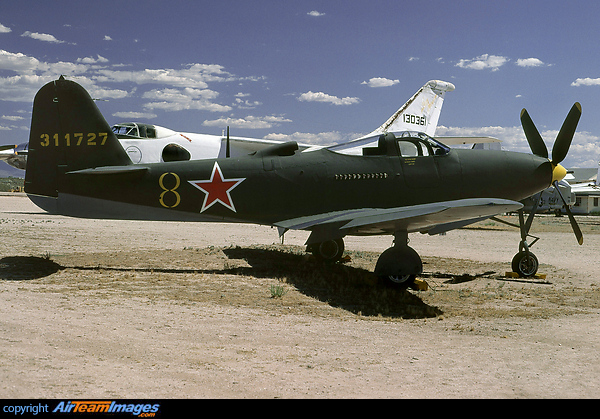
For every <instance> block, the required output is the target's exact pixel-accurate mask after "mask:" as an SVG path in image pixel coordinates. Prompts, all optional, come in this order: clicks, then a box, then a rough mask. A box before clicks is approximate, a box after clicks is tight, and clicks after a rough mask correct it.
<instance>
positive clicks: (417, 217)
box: [276, 198, 523, 244]
mask: <svg viewBox="0 0 600 419" xmlns="http://www.w3.org/2000/svg"><path fill="white" fill-rule="evenodd" d="M522 207H523V204H521V203H519V202H516V201H511V200H506V199H495V198H472V199H460V200H456V201H445V202H435V203H431V204H421V205H411V206H405V207H397V208H363V209H356V210H348V211H336V212H330V213H325V214H317V215H312V216H306V217H299V218H294V219H290V220H284V221H281V222H278V223H276V226H277V227H279V228H280V229H282V230H283V231H285V230H290V229H292V230H311V231H312V234H311V236H310V237H309V239H308V242H307V244H312V243H317V242H321V241H324V240H331V239H336V238H341V237H344V236H346V235H375V234H393V233H394V232H396V231H406V232H408V233H413V232H417V231H418V232H422V233H428V234H431V235H433V234H439V233H443V232H445V231H449V230H453V229H456V228H460V227H464V226H466V225H469V224H472V223H475V222H477V221H481V220H485V219H487V218H490V217H492V216H494V215H498V214H502V213H505V212H510V211H516V210H518V209H520V208H522Z"/></svg>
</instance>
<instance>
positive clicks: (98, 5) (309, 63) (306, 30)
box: [0, 0, 600, 167]
mask: <svg viewBox="0 0 600 419" xmlns="http://www.w3.org/2000/svg"><path fill="white" fill-rule="evenodd" d="M599 18H600V2H596V1H577V0H574V1H570V2H565V1H555V0H547V1H528V0H520V1H494V2H492V1H450V0H443V1H442V0H439V1H438V0H413V1H398V0H394V1H391V0H390V1H383V0H370V1H356V0H345V1H329V0H320V1H303V0H296V1H293V2H288V1H281V0H279V1H232V0H220V1H181V0H169V1H160V0H145V1H142V0H119V1H114V0H103V1H101V2H83V1H80V0H79V1H71V0H54V1H41V0H40V1H34V0H18V1H15V0H2V3H1V4H0V135H1V136H2V138H1V140H0V144H9V143H15V144H18V143H22V142H25V141H27V139H28V132H29V131H28V130H29V124H30V118H31V105H32V101H33V97H34V95H35V93H36V91H37V90H38V89H39V88H40V87H41V86H43V85H44V84H45V83H47V82H49V81H51V80H53V79H55V78H57V77H58V76H59V75H61V74H64V75H65V76H66V77H67V78H70V79H71V80H75V81H77V82H79V83H80V84H82V85H83V86H84V87H85V88H86V89H88V90H89V91H90V93H91V94H92V97H94V98H98V99H102V100H101V101H98V102H97V103H98V106H99V108H100V110H101V111H102V112H103V114H104V115H105V117H106V119H107V120H108V122H109V123H110V124H112V123H116V122H122V121H130V120H136V121H141V122H150V123H154V124H157V125H162V126H166V127H169V128H171V129H175V130H179V131H187V132H201V133H209V134H221V132H222V131H223V129H225V127H226V126H228V125H229V126H230V130H231V133H232V135H238V136H247V137H255V138H271V139H280V140H287V139H294V140H298V141H302V142H312V143H317V144H331V143H336V142H341V141H346V140H349V139H352V138H355V137H357V136H359V135H362V134H365V133H368V132H370V131H372V130H373V129H375V128H377V127H378V126H379V125H380V124H381V123H383V122H384V121H385V120H386V119H387V118H388V117H389V116H390V115H391V114H392V113H393V112H395V111H396V109H397V108H398V107H400V105H402V104H403V103H404V102H405V101H406V100H407V99H408V98H409V97H410V96H411V95H412V94H413V93H414V92H416V91H417V89H419V88H420V87H421V86H422V85H423V84H425V82H427V81H428V80H431V79H439V80H445V81H449V82H451V83H453V84H454V85H455V86H456V90H455V91H453V92H450V93H448V94H447V95H446V99H445V102H444V107H443V109H442V115H441V118H440V121H439V127H438V131H437V134H438V135H491V136H495V137H497V138H499V139H501V140H503V146H504V148H505V149H508V150H514V151H522V152H530V151H529V147H528V145H527V143H526V140H525V137H524V135H523V133H522V129H521V126H520V121H519V114H520V111H521V109H522V108H523V107H525V108H527V110H528V111H529V113H530V115H531V116H532V118H533V120H534V122H535V123H536V125H537V126H538V129H539V130H540V132H541V133H542V135H543V136H544V138H545V139H546V140H547V144H548V145H549V148H551V146H552V144H553V142H554V138H555V136H556V133H557V131H558V129H559V128H560V126H561V124H562V122H563V120H564V117H565V116H566V114H567V112H568V111H569V109H570V107H571V106H572V105H573V103H574V102H576V101H579V102H580V103H581V104H582V107H583V116H582V118H581V121H580V124H579V129H578V133H577V134H576V136H575V139H574V141H573V145H572V147H571V152H570V154H569V156H568V158H567V159H566V160H565V162H564V165H565V166H567V167H597V164H598V160H599V159H600V118H598V117H597V114H598V112H599V111H600V95H599V94H600V54H598V53H597V51H598V49H597V45H596V43H597V42H598V40H599V39H600V29H599V28H600V25H598V19H599Z"/></svg>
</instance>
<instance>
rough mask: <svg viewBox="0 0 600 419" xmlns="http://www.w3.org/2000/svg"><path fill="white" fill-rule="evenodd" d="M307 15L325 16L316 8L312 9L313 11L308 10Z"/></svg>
mask: <svg viewBox="0 0 600 419" xmlns="http://www.w3.org/2000/svg"><path fill="white" fill-rule="evenodd" d="M307 15H309V16H313V17H321V16H325V13H321V12H318V11H316V10H313V11H310V12H308V13H307Z"/></svg>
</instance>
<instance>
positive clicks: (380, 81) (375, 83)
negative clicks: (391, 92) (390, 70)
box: [361, 77, 400, 87]
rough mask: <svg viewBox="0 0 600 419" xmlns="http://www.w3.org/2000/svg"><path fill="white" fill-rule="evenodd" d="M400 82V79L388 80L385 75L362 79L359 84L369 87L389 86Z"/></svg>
mask: <svg viewBox="0 0 600 419" xmlns="http://www.w3.org/2000/svg"><path fill="white" fill-rule="evenodd" d="M398 83H400V80H390V79H386V78H385V77H373V78H371V79H369V81H363V82H362V83H361V84H366V85H367V86H369V87H390V86H393V85H395V84H398Z"/></svg>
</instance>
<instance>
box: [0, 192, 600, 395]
mask: <svg viewBox="0 0 600 419" xmlns="http://www.w3.org/2000/svg"><path fill="white" fill-rule="evenodd" d="M505 218H506V219H507V220H512V221H513V222H516V217H514V216H506V217H505ZM577 220H578V221H579V223H580V226H581V229H582V231H583V234H584V244H583V246H579V245H578V244H577V242H576V239H575V237H574V235H573V233H572V232H571V230H570V227H569V223H568V219H567V217H555V216H539V217H537V219H536V221H535V223H534V226H533V228H532V234H534V235H536V236H538V237H540V241H539V242H538V243H536V244H535V245H534V247H533V248H532V251H533V252H534V253H535V254H536V255H537V256H538V259H539V260H540V270H539V273H540V274H543V275H545V277H543V276H541V277H539V278H532V279H520V278H510V277H507V276H506V272H508V271H510V270H511V269H510V261H511V259H512V257H513V255H514V254H515V253H516V252H517V250H518V242H519V233H518V231H517V230H516V229H512V228H510V227H505V226H504V225H502V224H498V223H495V222H492V221H486V222H482V223H478V224H477V225H475V226H473V227H471V228H466V229H460V230H455V231H451V232H449V233H447V234H446V235H443V236H427V235H421V234H412V235H411V236H410V239H411V246H412V247H413V248H414V249H416V250H417V251H418V252H419V253H420V254H421V256H422V258H423V261H424V263H425V265H424V268H425V272H424V274H423V275H422V276H421V279H422V280H424V281H426V282H427V284H428V289H427V290H424V291H418V290H405V291H400V290H395V289H390V288H389V287H385V286H384V285H382V284H380V283H379V282H378V281H377V280H376V278H374V277H373V275H372V273H371V272H372V270H373V268H374V266H375V262H376V260H377V257H378V255H379V254H380V253H381V252H382V251H383V250H385V249H386V248H387V247H389V246H390V245H391V242H392V239H391V237H385V236H384V237H347V238H346V251H347V252H346V253H347V256H348V257H347V259H348V260H346V261H345V263H340V264H335V265H322V264H319V263H318V262H317V261H315V260H314V259H313V258H312V257H311V256H309V255H306V254H305V252H304V247H303V243H304V241H305V240H306V238H307V236H308V233H306V232H288V233H286V235H285V237H284V240H283V244H282V243H281V240H280V239H279V237H278V235H277V230H276V229H272V228H269V227H264V226H254V225H245V224H244V225H242V224H239V225H236V224H205V223H177V222H141V221H140V222H137V221H135V222H134V221H110V220H84V219H74V218H67V217H62V216H53V215H49V214H46V213H44V212H43V211H42V210H40V209H38V208H37V207H35V206H34V205H33V204H32V203H31V202H30V201H29V199H28V198H27V197H26V196H25V195H24V194H18V193H12V194H10V193H6V194H3V195H1V196H0V231H1V233H2V238H3V240H2V242H1V243H0V252H1V253H0V310H1V316H0V342H1V350H0V398H61V399H63V398H65V399H66V398H79V399H81V398H161V399H164V398H236V399H237V398H597V397H600V277H599V274H600V258H599V257H598V249H600V218H599V217H592V216H590V217H585V216H580V217H577Z"/></svg>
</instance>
